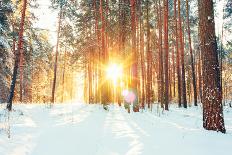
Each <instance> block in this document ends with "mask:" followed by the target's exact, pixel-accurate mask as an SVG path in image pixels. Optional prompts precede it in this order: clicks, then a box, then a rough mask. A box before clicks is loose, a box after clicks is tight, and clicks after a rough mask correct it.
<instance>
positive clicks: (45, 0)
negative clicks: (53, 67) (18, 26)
mask: <svg viewBox="0 0 232 155" xmlns="http://www.w3.org/2000/svg"><path fill="white" fill-rule="evenodd" d="M37 3H38V4H39V7H38V8H36V9H33V12H34V13H35V16H36V17H37V18H38V21H37V22H35V23H34V26H35V27H36V28H41V29H47V30H49V35H50V36H49V39H50V42H51V44H52V45H55V44H56V31H57V22H58V12H57V11H56V10H52V9H50V8H49V6H50V0H38V1H37Z"/></svg>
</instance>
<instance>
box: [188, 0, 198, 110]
mask: <svg viewBox="0 0 232 155" xmlns="http://www.w3.org/2000/svg"><path fill="white" fill-rule="evenodd" d="M186 14H187V26H188V41H189V51H190V60H191V68H192V84H193V96H194V105H195V106H197V85H196V73H195V66H194V60H193V50H192V40H191V32H190V25H189V1H188V0H186Z"/></svg>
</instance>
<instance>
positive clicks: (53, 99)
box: [51, 6, 62, 103]
mask: <svg viewBox="0 0 232 155" xmlns="http://www.w3.org/2000/svg"><path fill="white" fill-rule="evenodd" d="M61 17H62V6H61V7H60V13H59V21H58V29H57V40H56V54H55V63H54V76H53V84H52V99H51V103H54V102H55V91H56V73H57V65H58V52H59V38H60V25H61Z"/></svg>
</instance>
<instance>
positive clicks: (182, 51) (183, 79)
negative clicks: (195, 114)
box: [178, 0, 187, 108]
mask: <svg viewBox="0 0 232 155" xmlns="http://www.w3.org/2000/svg"><path fill="white" fill-rule="evenodd" d="M180 6H181V3H180V0H178V19H179V21H178V23H179V26H178V28H179V40H180V54H181V71H182V74H181V75H182V79H181V80H182V87H181V88H182V89H181V90H182V93H181V94H182V99H183V106H184V108H187V97H186V82H185V64H184V43H183V32H182V19H181V14H180V9H181V8H180Z"/></svg>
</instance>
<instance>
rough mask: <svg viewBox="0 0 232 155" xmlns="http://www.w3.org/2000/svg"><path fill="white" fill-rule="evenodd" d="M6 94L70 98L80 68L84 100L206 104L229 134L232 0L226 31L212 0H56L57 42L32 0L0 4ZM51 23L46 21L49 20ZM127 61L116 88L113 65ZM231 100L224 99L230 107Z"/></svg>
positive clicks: (0, 96)
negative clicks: (129, 95)
mask: <svg viewBox="0 0 232 155" xmlns="http://www.w3.org/2000/svg"><path fill="white" fill-rule="evenodd" d="M0 2H1V3H0V14H1V16H0V58H1V59H0V63H1V66H0V69H1V70H0V86H1V89H0V100H1V102H6V101H7V102H8V108H9V109H11V106H12V100H13V99H14V100H15V101H20V102H50V101H51V102H64V101H66V100H67V99H70V98H73V94H75V80H74V79H76V72H79V74H78V75H79V76H78V77H80V76H81V77H80V79H81V80H82V79H83V92H84V93H83V94H84V95H83V96H84V100H85V102H88V103H101V104H103V105H107V104H110V103H112V102H117V103H118V104H119V105H121V103H122V102H123V98H122V95H121V92H122V91H123V90H125V89H131V90H133V92H134V94H135V95H136V97H137V98H136V100H135V101H134V103H133V110H134V111H135V112H136V111H139V110H140V109H144V108H149V109H152V106H153V104H154V103H159V105H160V106H161V107H162V108H164V109H165V110H168V109H169V104H170V103H178V105H179V107H184V108H187V107H188V105H192V104H193V105H195V106H197V104H199V103H202V105H203V120H204V127H205V128H206V129H209V130H217V131H221V132H225V127H224V120H223V102H222V101H223V99H224V101H226V100H228V101H229V99H230V98H231V89H230V88H231V62H232V61H231V49H232V42H231V41H230V39H231V37H229V36H230V35H231V28H232V23H231V18H232V17H231V14H232V9H231V8H232V7H231V5H232V3H231V1H230V0H225V1H223V11H222V12H223V13H222V16H223V17H222V25H221V30H220V31H218V32H217V31H216V29H215V15H214V14H215V9H214V8H215V6H214V5H217V4H218V3H219V2H220V1H219V0H218V1H217V2H216V4H214V3H213V0H207V1H206V0H198V1H197V0H186V1H184V0H88V1H86V0H81V1H79V0H51V7H52V8H53V9H56V10H58V12H59V15H58V20H57V24H58V26H57V44H56V46H55V47H52V46H51V44H49V41H48V36H47V35H48V32H47V31H46V30H41V29H38V28H35V27H34V26H33V24H32V23H33V21H35V20H36V17H34V15H33V12H32V11H31V9H32V8H34V7H38V6H37V4H36V1H34V0H12V1H10V0H3V1H0ZM44 20H46V19H44ZM111 62H114V63H116V64H119V65H122V66H123V75H122V77H120V78H119V79H117V81H116V82H117V85H116V86H115V85H114V84H113V83H112V82H111V81H110V80H107V79H106V77H105V70H106V68H107V66H108V65H109V64H110V63H111ZM224 104H225V103H224Z"/></svg>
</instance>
